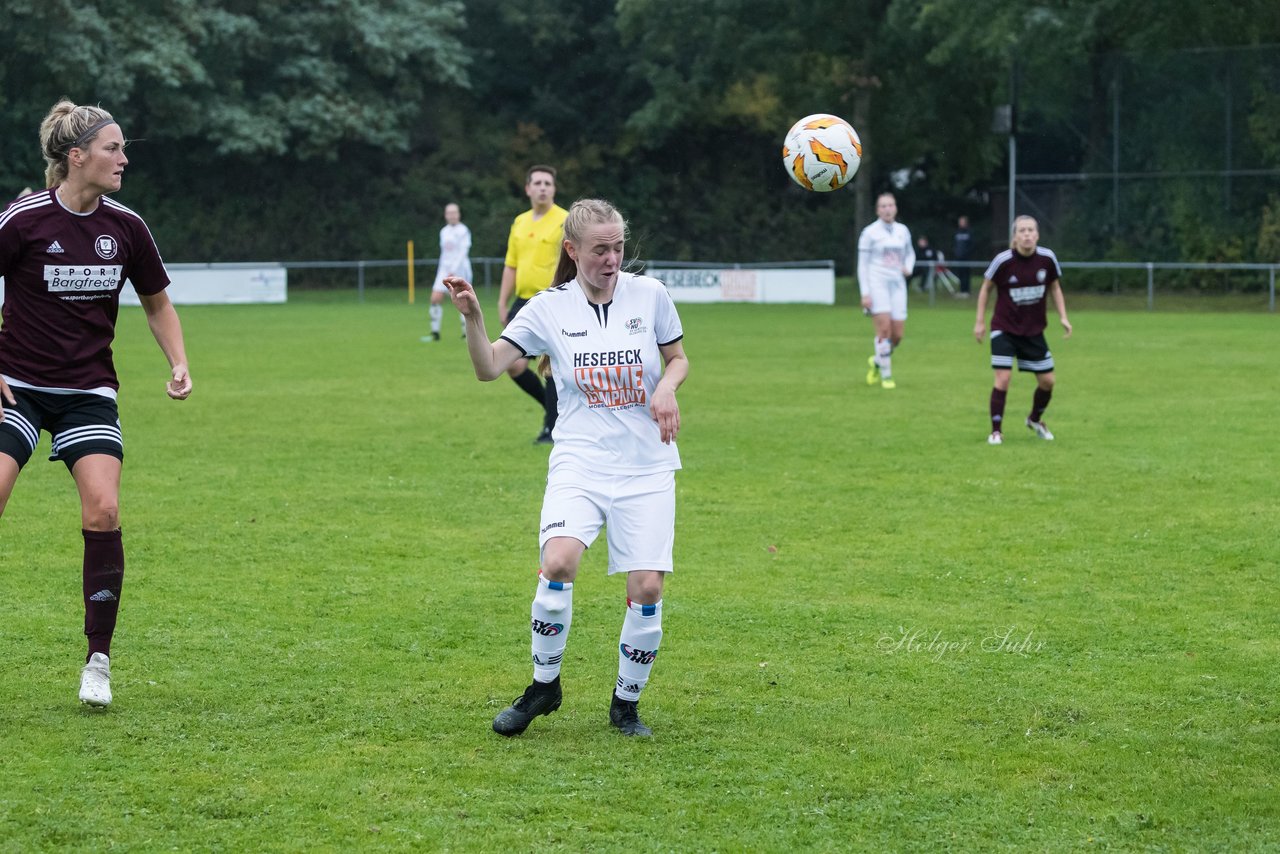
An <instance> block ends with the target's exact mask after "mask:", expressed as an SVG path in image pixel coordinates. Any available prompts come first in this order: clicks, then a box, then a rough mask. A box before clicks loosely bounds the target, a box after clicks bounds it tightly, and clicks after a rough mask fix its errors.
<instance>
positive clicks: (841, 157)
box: [782, 113, 862, 193]
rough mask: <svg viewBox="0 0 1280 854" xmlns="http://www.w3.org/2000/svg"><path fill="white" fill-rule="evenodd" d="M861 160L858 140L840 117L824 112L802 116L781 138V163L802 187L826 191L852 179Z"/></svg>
mask: <svg viewBox="0 0 1280 854" xmlns="http://www.w3.org/2000/svg"><path fill="white" fill-rule="evenodd" d="M861 162H862V140H860V139H858V133H857V131H855V130H854V129H853V127H852V126H851V125H850V124H849V123H848V122H846V121H845V120H844V119H842V118H839V117H838V116H833V115H830V114H828V113H814V114H813V115H812V116H805V117H804V118H803V119H801V120H800V121H798V122H796V123H795V124H794V125H792V126H791V130H789V131H787V138H786V139H785V140H783V142H782V164H783V166H785V167H786V169H787V174H788V175H790V176H791V180H792V181H795V182H796V183H797V184H799V185H800V186H801V187H804V188H805V189H806V190H813V191H814V192H817V193H829V192H831V191H832V190H838V189H840V188H841V187H843V186H844V185H845V184H847V183H849V182H850V181H852V180H853V176H854V175H856V174H857V172H858V164H860V163H861Z"/></svg>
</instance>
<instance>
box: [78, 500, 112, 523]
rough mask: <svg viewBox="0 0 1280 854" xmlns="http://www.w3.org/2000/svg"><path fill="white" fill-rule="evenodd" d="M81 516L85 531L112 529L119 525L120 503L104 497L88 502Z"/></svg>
mask: <svg viewBox="0 0 1280 854" xmlns="http://www.w3.org/2000/svg"><path fill="white" fill-rule="evenodd" d="M81 517H82V518H81V522H82V523H83V526H84V529H85V530H86V531H114V530H116V529H117V528H119V527H120V503H119V502H118V501H115V500H106V499H102V500H99V501H93V502H90V503H89V504H86V505H85V506H84V508H83V509H82V511H81Z"/></svg>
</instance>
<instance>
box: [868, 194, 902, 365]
mask: <svg viewBox="0 0 1280 854" xmlns="http://www.w3.org/2000/svg"><path fill="white" fill-rule="evenodd" d="M876 217H877V219H876V221H875V222H873V223H871V225H869V226H867V227H866V228H864V229H863V230H862V234H861V236H860V237H859V238H858V289H859V290H860V291H861V292H862V308H863V311H865V312H867V313H868V314H870V315H871V320H872V322H873V323H874V324H875V341H874V347H875V350H874V352H873V353H872V355H871V358H869V359H868V360H867V364H868V365H869V366H870V370H868V371H867V385H875V384H876V383H877V382H879V383H880V387H881V388H886V389H892V388H896V387H897V383H896V382H894V379H893V362H892V359H891V355H892V353H893V351H894V349H896V348H897V346H898V345H899V344H901V343H902V334H903V331H904V329H905V327H906V321H907V276H910V275H911V270H912V268H913V267H914V266H915V263H916V254H915V250H914V249H912V247H911V232H910V231H909V230H907V227H906V226H905V225H903V224H902V223H900V222H898V221H897V217H898V202H897V200H896V199H895V198H894V197H893V193H881V194H880V196H879V197H878V198H877V199H876Z"/></svg>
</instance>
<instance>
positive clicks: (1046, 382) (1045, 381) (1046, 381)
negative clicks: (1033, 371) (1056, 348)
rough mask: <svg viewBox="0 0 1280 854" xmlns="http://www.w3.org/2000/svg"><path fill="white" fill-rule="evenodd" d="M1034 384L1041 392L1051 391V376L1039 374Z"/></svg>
mask: <svg viewBox="0 0 1280 854" xmlns="http://www.w3.org/2000/svg"><path fill="white" fill-rule="evenodd" d="M1036 383H1037V384H1038V385H1039V386H1040V390H1041V391H1053V374H1041V375H1040V376H1038V377H1036Z"/></svg>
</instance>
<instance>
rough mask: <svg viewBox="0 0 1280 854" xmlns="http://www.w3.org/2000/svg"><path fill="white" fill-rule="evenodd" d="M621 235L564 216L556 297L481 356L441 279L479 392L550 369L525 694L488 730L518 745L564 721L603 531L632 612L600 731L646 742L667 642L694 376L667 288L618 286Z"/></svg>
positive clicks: (590, 217)
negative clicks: (688, 392) (514, 369)
mask: <svg viewBox="0 0 1280 854" xmlns="http://www.w3.org/2000/svg"><path fill="white" fill-rule="evenodd" d="M626 234H627V224H626V222H625V221H624V220H623V218H622V215H621V214H620V213H619V212H618V211H617V209H616V208H614V207H613V205H611V204H609V203H608V202H605V201H603V200H600V199H582V200H579V201H577V202H575V203H574V204H573V206H572V207H571V208H570V210H569V215H568V219H567V220H566V221H565V227H564V254H563V255H562V256H561V259H560V262H559V265H558V266H557V268H556V271H555V277H554V282H555V285H554V286H553V287H551V288H550V289H549V290H547V291H545V292H544V293H542V294H540V295H538V297H537V298H536V299H534V300H532V301H531V302H530V303H529V304H528V305H527V306H525V308H524V310H523V311H521V312H520V314H519V315H518V316H517V317H515V318H513V319H512V321H511V323H509V324H508V325H507V327H506V329H505V330H503V332H502V335H501V337H499V338H498V340H496V341H494V342H493V343H492V344H490V343H489V340H488V337H487V335H486V333H485V327H484V317H483V315H482V314H481V312H480V304H479V302H478V301H477V300H476V297H475V292H474V291H473V290H472V289H471V286H470V285H469V284H468V283H467V282H465V281H463V280H461V279H447V280H446V283H447V284H448V285H449V287H450V289H451V290H452V291H453V302H454V305H456V306H457V307H458V311H459V312H461V313H462V314H463V315H465V316H466V317H467V326H468V330H467V351H468V353H469V355H470V356H471V363H472V367H473V368H474V369H475V373H476V377H477V379H479V380H481V381H482V382H485V381H490V380H493V379H496V378H497V377H499V376H501V375H502V372H503V371H504V370H506V368H507V366H508V365H510V364H511V363H512V362H515V361H516V360H518V359H522V358H525V357H528V356H531V355H540V356H542V357H543V358H544V359H545V358H547V357H549V359H550V364H549V367H550V369H551V371H552V372H553V376H554V381H555V382H556V383H558V384H559V385H560V387H561V389H562V390H563V392H564V398H563V403H564V413H563V416H562V417H561V423H560V427H558V428H557V430H556V433H557V435H556V444H555V448H554V449H553V450H552V451H551V458H550V460H549V462H548V466H547V469H548V470H547V488H546V493H545V495H544V497H543V502H542V517H541V520H540V524H539V536H538V547H539V558H540V561H539V564H540V565H539V574H538V586H537V591H536V593H535V594H534V598H533V606H532V621H531V627H532V654H533V681H532V682H531V683H530V685H529V687H528V688H526V689H525V692H524V694H522V695H521V696H520V697H517V698H516V700H515V701H514V702H513V703H512V704H511V705H510V706H509V707H508V708H506V709H504V710H502V711H501V712H499V713H498V715H497V717H495V718H494V720H493V729H494V731H495V732H497V733H498V734H500V735H505V736H514V735H519V734H520V733H522V732H524V731H525V729H526V728H528V726H529V724H530V723H531V722H532V721H533V719H534V718H536V717H538V716H539V715H547V714H550V713H551V712H554V711H555V710H556V709H558V708H560V700H561V689H560V665H561V661H562V659H563V657H564V650H565V644H566V641H567V640H568V636H569V629H570V626H571V622H572V614H573V586H574V580H575V578H576V577H577V574H578V566H579V564H580V562H581V560H582V555H583V553H584V552H585V551H586V549H587V547H588V546H590V545H591V544H592V543H593V542H594V541H595V539H596V537H597V536H598V535H599V533H600V528H601V527H602V526H603V527H604V528H605V529H606V532H607V537H608V547H609V574H610V575H613V574H615V573H625V574H626V577H627V607H626V612H625V614H624V615H623V620H622V630H621V634H620V636H619V638H618V646H617V649H618V679H617V682H616V685H615V687H614V690H613V691H611V692H610V701H609V722H610V724H612V725H613V726H614V727H615V728H617V729H618V730H619V731H620V732H621V733H622V734H623V735H629V736H648V735H652V731H651V730H650V728H649V727H648V726H646V725H645V724H644V722H643V721H641V720H640V717H639V712H638V708H637V706H638V703H639V700H640V693H641V691H643V690H644V688H645V685H646V684H647V683H648V681H649V676H650V673H651V671H652V669H653V664H654V660H655V659H656V658H657V655H658V646H659V644H660V642H661V640H662V589H663V582H664V578H665V576H666V574H667V573H669V572H671V571H672V568H673V565H672V547H673V545H674V543H675V514H676V494H675V473H676V470H678V469H679V468H680V454H679V452H678V451H677V450H676V445H675V439H676V435H677V433H678V432H679V430H680V407H679V405H678V403H677V402H676V391H677V390H678V389H679V388H680V385H681V383H683V382H684V380H685V378H686V377H687V376H688V373H689V360H688V358H687V357H686V356H685V353H684V343H683V340H684V330H683V328H682V327H681V324H680V316H679V314H678V313H677V311H676V307H675V303H674V302H672V300H671V296H670V294H668V293H667V289H666V288H665V287H664V286H663V284H662V282H660V281H658V280H657V279H652V278H649V277H647V276H637V275H632V274H630V273H624V272H622V265H623V255H624V248H625V241H626Z"/></svg>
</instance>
